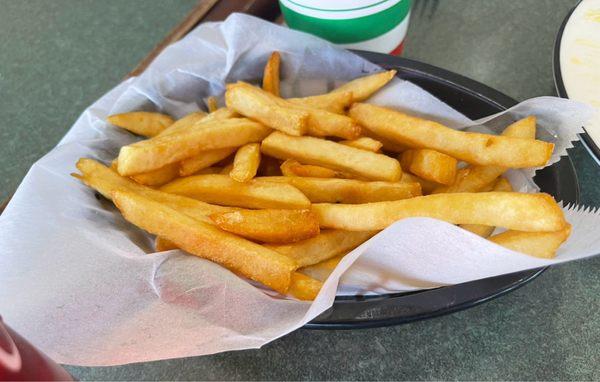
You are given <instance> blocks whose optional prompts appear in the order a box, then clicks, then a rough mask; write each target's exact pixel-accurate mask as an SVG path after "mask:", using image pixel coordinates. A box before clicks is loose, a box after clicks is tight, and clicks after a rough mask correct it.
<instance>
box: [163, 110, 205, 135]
mask: <svg viewBox="0 0 600 382" xmlns="http://www.w3.org/2000/svg"><path fill="white" fill-rule="evenodd" d="M205 117H206V113H205V112H203V111H196V112H194V113H190V114H188V115H186V116H185V117H183V118H181V119H178V120H177V121H175V122H173V124H172V125H171V126H169V127H167V128H166V129H164V130H163V131H162V132H161V133H160V134H158V135H157V136H163V135H169V134H173V133H175V132H177V131H183V130H186V129H188V128H190V127H191V126H193V125H194V124H195V123H196V122H198V121H200V120H202V119H204V118H205Z"/></svg>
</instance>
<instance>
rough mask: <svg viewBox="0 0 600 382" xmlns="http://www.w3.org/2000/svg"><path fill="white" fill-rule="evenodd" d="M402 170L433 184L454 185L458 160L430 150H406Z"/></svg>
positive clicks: (402, 160) (401, 161)
mask: <svg viewBox="0 0 600 382" xmlns="http://www.w3.org/2000/svg"><path fill="white" fill-rule="evenodd" d="M400 164H401V165H402V169H403V170H405V171H410V172H411V173H413V174H415V175H417V176H419V177H421V178H423V179H427V180H430V181H432V182H436V183H441V184H446V185H447V184H452V183H453V182H454V178H455V177H456V165H457V164H458V162H457V160H456V159H454V158H452V157H451V156H450V155H446V154H442V153H440V152H438V151H435V150H430V149H414V150H406V151H405V152H403V153H402V159H401V160H400Z"/></svg>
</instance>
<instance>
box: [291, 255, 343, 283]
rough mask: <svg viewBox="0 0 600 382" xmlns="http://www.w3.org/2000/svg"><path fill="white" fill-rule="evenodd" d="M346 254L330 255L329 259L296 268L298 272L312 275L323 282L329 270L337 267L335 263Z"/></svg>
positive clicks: (331, 270) (329, 272)
mask: <svg viewBox="0 0 600 382" xmlns="http://www.w3.org/2000/svg"><path fill="white" fill-rule="evenodd" d="M344 256H346V254H345V253H344V254H342V255H337V256H335V257H332V258H331V259H329V260H325V261H322V262H320V263H318V264H315V265H309V266H307V267H303V268H300V269H298V273H302V274H305V275H307V276H309V277H312V278H313V279H315V280H319V281H321V282H325V280H327V278H328V277H329V275H330V274H331V272H333V270H334V269H335V267H337V265H338V264H339V263H340V261H342V259H343V258H344Z"/></svg>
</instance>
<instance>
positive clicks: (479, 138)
mask: <svg viewBox="0 0 600 382" xmlns="http://www.w3.org/2000/svg"><path fill="white" fill-rule="evenodd" d="M349 115H350V116H351V117H352V118H353V119H354V120H356V121H357V122H358V123H360V124H361V125H362V126H364V127H365V128H367V129H368V130H371V131H373V132H374V133H376V134H378V135H381V136H384V137H386V138H388V139H391V140H394V141H395V142H398V143H401V144H406V145H409V146H413V147H417V148H430V149H433V150H437V151H439V152H442V153H444V154H448V155H450V156H452V157H454V158H457V159H460V160H463V161H465V162H468V163H472V164H477V165H486V166H489V165H494V166H504V167H512V168H523V167H536V166H543V165H545V164H546V163H547V162H548V160H549V159H550V156H551V155H552V150H553V149H554V144H552V143H548V142H543V141H538V140H535V139H523V138H514V137H508V136H504V135H503V136H498V135H490V134H480V133H470V132H464V131H459V130H454V129H451V128H449V127H446V126H443V125H441V124H439V123H437V122H433V121H428V120H425V119H421V118H417V117H412V116H409V115H407V114H404V113H400V112H398V111H394V110H391V109H387V108H384V107H379V106H375V105H369V104H358V103H357V104H354V105H352V107H351V108H350V112H349Z"/></svg>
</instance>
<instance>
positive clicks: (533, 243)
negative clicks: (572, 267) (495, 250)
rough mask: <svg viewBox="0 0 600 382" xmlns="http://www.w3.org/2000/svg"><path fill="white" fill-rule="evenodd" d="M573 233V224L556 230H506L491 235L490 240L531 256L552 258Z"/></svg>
mask: <svg viewBox="0 0 600 382" xmlns="http://www.w3.org/2000/svg"><path fill="white" fill-rule="evenodd" d="M570 234H571V225H570V224H567V226H566V227H565V228H563V229H562V230H560V231H555V232H521V231H505V232H502V233H500V234H498V235H494V236H492V237H490V239H489V240H490V241H492V242H494V243H496V244H499V245H501V246H503V247H506V248H508V249H511V250H513V251H516V252H521V253H524V254H526V255H529V256H535V257H540V258H543V259H551V258H554V257H555V256H556V250H558V247H560V245H561V244H562V243H564V242H565V241H566V240H567V238H568V237H569V235H570Z"/></svg>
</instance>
